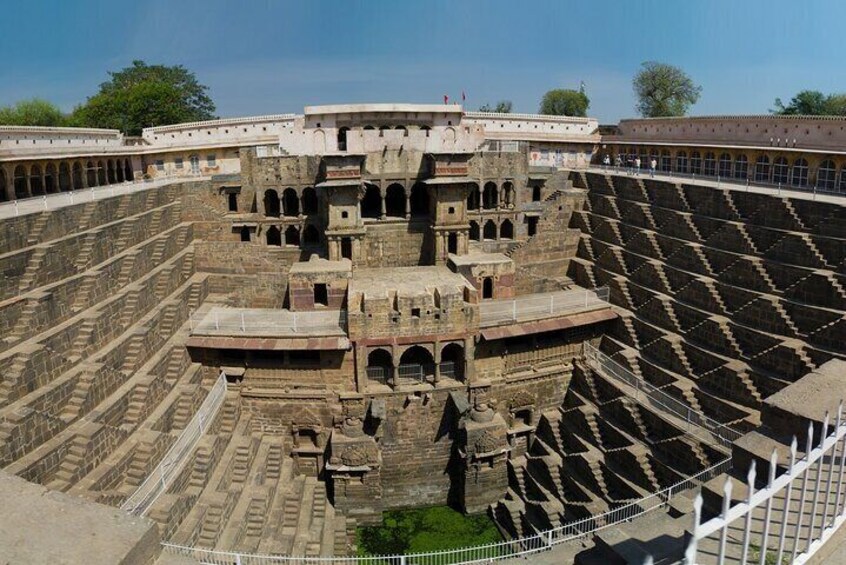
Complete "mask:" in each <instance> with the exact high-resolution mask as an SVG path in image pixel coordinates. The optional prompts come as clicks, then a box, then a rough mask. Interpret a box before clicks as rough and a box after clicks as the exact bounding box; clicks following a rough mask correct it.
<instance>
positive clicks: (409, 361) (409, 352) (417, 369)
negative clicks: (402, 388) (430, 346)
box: [399, 345, 435, 382]
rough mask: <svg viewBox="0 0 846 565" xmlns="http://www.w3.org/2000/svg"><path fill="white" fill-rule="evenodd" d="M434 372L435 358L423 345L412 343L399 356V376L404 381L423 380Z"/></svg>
mask: <svg viewBox="0 0 846 565" xmlns="http://www.w3.org/2000/svg"><path fill="white" fill-rule="evenodd" d="M434 374H435V359H434V358H433V357H432V354H431V353H429V351H428V350H427V349H426V348H425V347H421V346H419V345H413V346H411V347H409V348H408V349H406V350H405V351H404V352H403V354H402V356H401V357H400V365H399V378H400V380H404V381H414V382H423V381H426V380H428V378H429V377H431V376H434Z"/></svg>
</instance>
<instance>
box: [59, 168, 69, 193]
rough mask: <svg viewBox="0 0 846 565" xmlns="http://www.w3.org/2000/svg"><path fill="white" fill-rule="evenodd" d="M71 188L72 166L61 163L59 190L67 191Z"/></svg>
mask: <svg viewBox="0 0 846 565" xmlns="http://www.w3.org/2000/svg"><path fill="white" fill-rule="evenodd" d="M70 189H71V175H70V167H69V166H68V164H67V163H59V190H61V191H67V190H70Z"/></svg>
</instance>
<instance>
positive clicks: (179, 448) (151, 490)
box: [121, 373, 226, 516]
mask: <svg viewBox="0 0 846 565" xmlns="http://www.w3.org/2000/svg"><path fill="white" fill-rule="evenodd" d="M225 396H226V375H224V374H223V373H221V374H220V376H219V377H218V379H217V381H216V382H215V383H214V386H212V388H211V390H209V393H208V395H206V399H205V400H204V401H203V403H202V404H201V405H200V409H199V410H197V413H196V414H194V417H193V418H192V419H191V421H190V422H189V423H188V425H187V426H186V427H185V429H184V430H182V433H181V434H179V437H178V438H176V441H175V442H174V443H173V445H172V446H171V447H170V449H168V451H167V453H166V454H165V456H164V457H163V458H162V460H161V461H160V462H159V464H158V466H157V467H156V468H155V469H153V471H152V472H151V473H150V474H149V475H148V476H147V479H146V480H145V481H144V482H143V483H141V486H139V487H138V489H137V490H136V491H135V492H134V493H132V495H130V496H129V498H127V499H126V501H125V502H124V503H123V504H122V505H121V509H122V510H126V511H127V512H129V513H131V514H134V515H136V516H143V515H144V514H146V513H147V511H148V510H149V509H150V507H151V506H152V505H153V503H154V502H155V501H156V499H157V498H158V497H159V496H160V495H161V494H162V493H163V492H165V491H166V490H167V488H168V486H169V485H170V483H171V482H172V481H173V479H174V478H175V477H176V476H177V475H178V474H179V471H180V469H181V468H182V466H183V465H184V464H185V462H186V461H187V460H188V458H189V456H190V455H191V452H192V451H194V448H195V447H197V442H199V441H200V438H201V437H202V436H203V434H204V433H206V430H207V429H208V427H209V426H210V425H211V423H212V422H213V421H214V417H215V415H216V414H217V411H218V410H219V409H220V407H221V405H222V404H223V400H224V397H225Z"/></svg>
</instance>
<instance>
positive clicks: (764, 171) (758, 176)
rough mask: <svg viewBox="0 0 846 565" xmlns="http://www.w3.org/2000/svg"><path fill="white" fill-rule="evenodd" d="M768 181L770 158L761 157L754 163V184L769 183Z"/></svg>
mask: <svg viewBox="0 0 846 565" xmlns="http://www.w3.org/2000/svg"><path fill="white" fill-rule="evenodd" d="M769 180H770V158H769V157H767V156H766V155H761V156H760V157H758V159H757V160H756V161H755V182H769Z"/></svg>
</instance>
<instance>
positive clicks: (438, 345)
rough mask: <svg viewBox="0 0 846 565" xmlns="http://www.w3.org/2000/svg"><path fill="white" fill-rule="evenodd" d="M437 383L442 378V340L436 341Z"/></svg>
mask: <svg viewBox="0 0 846 565" xmlns="http://www.w3.org/2000/svg"><path fill="white" fill-rule="evenodd" d="M434 358H435V384H438V382H439V381H440V380H441V342H439V341H435V355H434Z"/></svg>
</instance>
